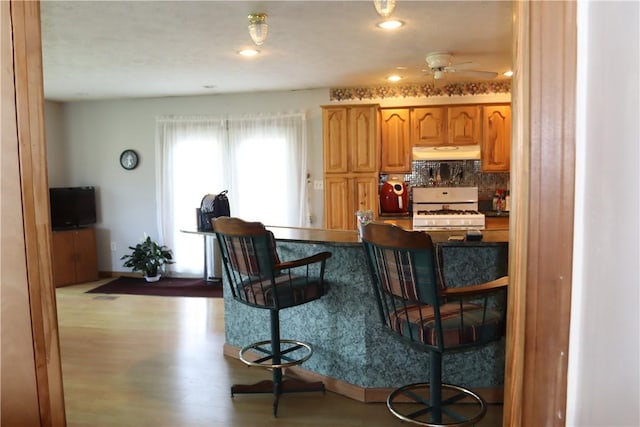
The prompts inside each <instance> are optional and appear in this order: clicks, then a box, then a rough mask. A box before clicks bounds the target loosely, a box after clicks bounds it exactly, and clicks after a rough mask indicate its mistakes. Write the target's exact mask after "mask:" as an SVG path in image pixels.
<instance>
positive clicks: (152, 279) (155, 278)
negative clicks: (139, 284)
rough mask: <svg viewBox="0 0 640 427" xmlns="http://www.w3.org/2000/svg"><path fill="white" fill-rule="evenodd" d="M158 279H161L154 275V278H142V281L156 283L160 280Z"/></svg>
mask: <svg viewBox="0 0 640 427" xmlns="http://www.w3.org/2000/svg"><path fill="white" fill-rule="evenodd" d="M160 277H162V275H160V274H156V275H155V276H144V280H146V281H147V282H157V281H158V280H160Z"/></svg>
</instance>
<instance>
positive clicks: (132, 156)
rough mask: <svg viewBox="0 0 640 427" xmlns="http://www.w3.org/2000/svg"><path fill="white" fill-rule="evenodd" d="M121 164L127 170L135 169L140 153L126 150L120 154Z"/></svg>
mask: <svg viewBox="0 0 640 427" xmlns="http://www.w3.org/2000/svg"><path fill="white" fill-rule="evenodd" d="M120 165H121V166H122V167H123V168H125V169H127V170H131V169H135V168H136V166H138V153H136V152H135V151H134V150H124V151H123V152H122V154H120Z"/></svg>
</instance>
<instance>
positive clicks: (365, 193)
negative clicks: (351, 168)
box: [348, 176, 379, 230]
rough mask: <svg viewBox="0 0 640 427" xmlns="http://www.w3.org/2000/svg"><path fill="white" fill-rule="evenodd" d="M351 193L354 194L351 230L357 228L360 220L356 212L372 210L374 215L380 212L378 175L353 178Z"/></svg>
mask: <svg viewBox="0 0 640 427" xmlns="http://www.w3.org/2000/svg"><path fill="white" fill-rule="evenodd" d="M351 186H352V188H353V190H351V194H352V195H353V196H354V199H353V204H352V215H351V218H350V224H349V228H348V229H349V230H356V229H357V227H358V221H357V219H356V215H355V213H356V212H357V211H364V210H370V211H371V212H373V214H374V216H376V215H377V213H378V200H379V196H378V178H377V177H376V176H361V177H355V178H352V179H351Z"/></svg>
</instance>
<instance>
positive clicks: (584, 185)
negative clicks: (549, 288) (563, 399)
mask: <svg viewBox="0 0 640 427" xmlns="http://www.w3.org/2000/svg"><path fill="white" fill-rule="evenodd" d="M639 4H640V3H638V2H599V1H583V2H579V3H578V86H577V92H578V100H577V105H578V111H577V162H576V167H577V172H576V214H575V247H574V273H573V288H572V289H573V290H572V310H571V336H570V349H569V378H568V387H567V425H568V426H579V427H586V426H603V427H604V426H607V427H610V426H638V425H640V409H639V404H638V402H640V347H639V340H640V309H639V306H640V290H639V288H640V268H639V265H640V251H639V246H640V243H639V242H640V231H639V223H640V210H639V207H640V202H639V200H640V198H639V196H640V174H639V172H638V170H639V168H640V155H639V153H640V151H639V149H638V146H639V144H640V132H639V131H638V129H639V124H638V123H639V120H640V108H639V103H640V101H639V99H640V85H639V80H640V66H639V52H640V33H639V32H638V24H639V23H640V6H639Z"/></svg>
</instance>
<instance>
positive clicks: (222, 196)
mask: <svg viewBox="0 0 640 427" xmlns="http://www.w3.org/2000/svg"><path fill="white" fill-rule="evenodd" d="M227 193H228V190H224V191H223V192H221V193H219V194H206V195H205V196H204V197H203V198H202V201H201V202H200V207H199V208H197V209H196V217H197V221H198V231H213V224H211V220H212V219H213V218H218V217H220V216H231V210H230V209H229V199H228V198H227Z"/></svg>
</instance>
